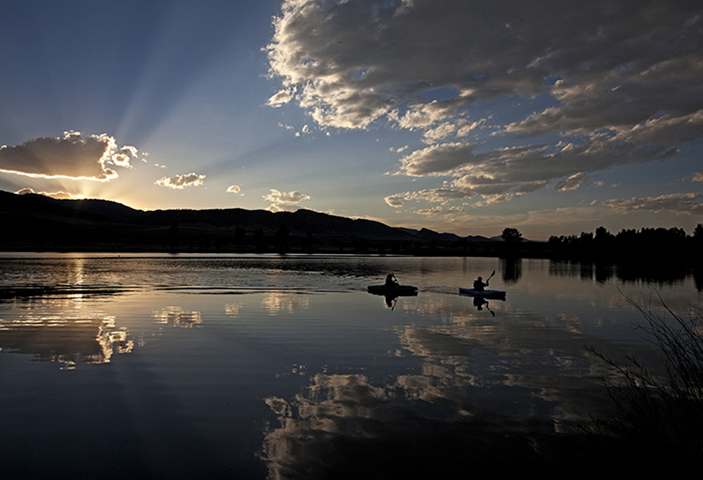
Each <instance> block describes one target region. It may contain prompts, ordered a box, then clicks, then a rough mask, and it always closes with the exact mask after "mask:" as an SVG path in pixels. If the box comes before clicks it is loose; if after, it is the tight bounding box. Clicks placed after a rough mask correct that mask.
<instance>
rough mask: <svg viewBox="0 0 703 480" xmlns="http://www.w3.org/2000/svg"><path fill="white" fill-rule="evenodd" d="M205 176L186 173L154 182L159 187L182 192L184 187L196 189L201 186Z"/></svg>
mask: <svg viewBox="0 0 703 480" xmlns="http://www.w3.org/2000/svg"><path fill="white" fill-rule="evenodd" d="M204 180H205V175H198V174H197V173H187V174H185V175H174V176H172V177H163V178H160V179H159V180H157V181H156V182H154V183H155V184H156V185H159V186H160V187H168V188H173V189H176V190H182V189H183V188H185V187H197V186H200V185H202V184H203V181H204Z"/></svg>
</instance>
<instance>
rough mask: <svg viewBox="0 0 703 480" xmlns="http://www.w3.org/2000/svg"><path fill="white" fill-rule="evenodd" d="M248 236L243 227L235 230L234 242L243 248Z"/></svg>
mask: <svg viewBox="0 0 703 480" xmlns="http://www.w3.org/2000/svg"><path fill="white" fill-rule="evenodd" d="M246 236H247V231H246V230H244V229H243V228H242V227H237V228H236V229H235V230H234V241H235V242H236V243H237V245H238V246H241V245H242V244H243V243H244V238H245V237H246Z"/></svg>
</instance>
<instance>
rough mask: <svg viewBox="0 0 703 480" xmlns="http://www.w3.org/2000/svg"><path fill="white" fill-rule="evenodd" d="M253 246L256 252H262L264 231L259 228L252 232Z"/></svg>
mask: <svg viewBox="0 0 703 480" xmlns="http://www.w3.org/2000/svg"><path fill="white" fill-rule="evenodd" d="M254 245H255V246H256V249H257V250H258V251H263V250H264V231H263V230H262V229H260V228H257V229H256V230H254Z"/></svg>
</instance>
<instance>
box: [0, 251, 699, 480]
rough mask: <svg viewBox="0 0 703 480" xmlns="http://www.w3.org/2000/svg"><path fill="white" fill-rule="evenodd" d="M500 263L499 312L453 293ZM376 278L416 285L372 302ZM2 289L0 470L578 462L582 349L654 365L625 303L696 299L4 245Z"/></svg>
mask: <svg viewBox="0 0 703 480" xmlns="http://www.w3.org/2000/svg"><path fill="white" fill-rule="evenodd" d="M494 270H495V272H496V273H495V276H493V278H491V281H490V286H491V288H494V289H500V290H505V291H507V296H506V299H505V300H504V301H502V300H490V301H489V302H488V304H482V305H480V304H475V302H474V300H473V299H472V298H471V297H467V296H463V295H460V294H459V293H458V289H459V287H470V286H471V283H472V282H473V280H474V279H475V278H476V277H477V276H479V275H481V276H483V277H484V279H485V278H486V277H488V276H489V275H490V274H491V272H492V271H494ZM388 272H395V274H396V276H397V277H398V278H399V280H400V281H401V283H404V284H412V285H416V286H418V287H419V294H418V295H417V296H415V297H399V298H397V299H386V298H384V297H379V296H375V295H371V294H369V293H367V292H366V287H367V286H368V285H370V284H374V283H382V282H383V280H384V278H385V275H386V274H387V273H388ZM0 289H2V291H3V292H5V294H4V297H5V298H4V299H0V429H1V433H0V477H1V478H130V477H132V476H139V477H151V478H170V479H173V478H188V479H190V478H196V477H197V478H246V479H264V478H272V479H278V478H281V479H289V478H309V479H314V478H408V477H413V478H415V477H416V476H417V475H420V476H426V477H434V478H453V475H451V474H447V472H455V471H456V469H457V468H461V469H463V470H462V472H463V474H465V475H468V474H470V473H473V474H478V476H479V478H481V476H482V475H484V474H485V475H489V474H490V475H491V477H492V478H495V477H496V476H498V477H501V476H502V475H508V474H512V473H515V472H521V471H523V470H522V469H523V468H525V466H527V467H535V466H538V467H540V468H545V465H549V466H550V467H551V466H555V467H554V468H555V469H556V470H555V471H558V469H566V468H573V466H574V464H573V462H576V461H579V459H581V457H579V455H578V453H577V452H576V447H575V446H574V444H572V443H570V442H571V441H572V435H571V433H572V431H573V430H572V428H573V426H574V425H576V424H577V423H578V422H582V421H587V420H588V419H589V418H590V417H591V416H601V415H607V414H608V413H610V412H611V411H612V408H613V406H612V404H611V402H610V400H609V398H608V396H607V393H606V391H605V389H604V387H603V384H602V382H601V380H600V378H599V377H601V376H608V375H611V374H612V371H611V369H610V368H609V367H607V366H606V365H604V364H603V362H602V361H600V360H599V359H597V358H596V357H595V356H593V355H591V354H589V353H588V351H587V350H586V348H585V347H586V346H592V347H594V348H596V349H597V350H599V351H603V352H604V353H606V354H608V355H610V356H613V357H615V358H622V357H624V356H625V355H634V356H636V357H637V358H640V359H642V361H643V362H645V363H648V364H652V365H656V355H657V353H656V351H654V350H653V349H652V348H651V344H650V343H649V341H648V339H647V338H646V337H644V333H643V332H642V331H641V330H639V329H637V328H635V325H636V324H637V323H641V322H642V321H643V318H642V315H641V313H640V312H639V311H638V310H637V308H636V307H634V306H633V305H632V304H630V303H629V302H628V300H627V299H628V298H630V299H634V300H636V301H637V302H638V303H640V304H644V303H646V302H649V301H650V300H652V299H654V303H653V307H654V308H658V304H657V301H658V300H657V296H658V295H660V296H661V298H662V299H663V300H664V301H665V302H666V303H667V305H668V306H669V307H671V308H672V309H674V310H676V311H679V312H682V313H685V312H687V311H688V310H689V309H690V308H691V307H692V306H700V305H701V303H703V302H701V299H702V298H701V291H700V290H701V289H700V279H698V282H697V279H696V278H694V277H693V276H692V275H691V274H689V273H686V272H683V273H674V274H670V275H668V276H667V277H666V279H661V278H641V277H639V276H637V275H636V274H631V273H629V272H626V271H622V270H618V269H615V268H606V267H602V268H595V267H593V266H592V265H587V264H579V263H568V262H555V261H549V260H527V259H524V260H502V259H498V258H414V257H412V258H408V257H365V256H289V257H279V256H226V255H219V256H209V257H198V256H187V255H179V256H153V255H141V256H139V255H122V256H118V255H95V254H93V255H85V254H84V255H69V254H65V255H60V254H33V255H29V254H0ZM10 290H15V293H14V294H13V293H11V292H10ZM581 461H583V462H584V463H588V462H589V461H590V460H589V459H585V460H584V459H581ZM542 471H544V470H542ZM565 473H566V470H565Z"/></svg>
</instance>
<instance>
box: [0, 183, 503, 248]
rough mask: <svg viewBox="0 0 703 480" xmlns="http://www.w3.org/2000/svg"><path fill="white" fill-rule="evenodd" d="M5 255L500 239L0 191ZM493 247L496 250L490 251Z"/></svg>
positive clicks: (310, 214) (309, 216) (313, 215)
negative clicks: (150, 208) (137, 206)
mask: <svg viewBox="0 0 703 480" xmlns="http://www.w3.org/2000/svg"><path fill="white" fill-rule="evenodd" d="M0 222H2V225H3V226H4V227H5V228H4V231H5V233H4V234H3V235H0V250H4V251H26V250H30V251H32V250H60V251H63V250H66V251H145V252H151V251H153V252H157V251H179V252H184V251H185V252H266V251H279V252H294V251H298V252H308V253H310V252H335V253H367V252H374V253H402V254H414V255H426V254H427V255H457V254H466V253H467V252H469V251H470V253H471V254H489V251H492V252H493V253H495V245H497V244H499V243H504V242H502V241H501V242H497V241H496V239H489V238H486V237H481V236H468V237H460V236H458V235H456V234H454V233H438V232H435V231H432V230H429V229H427V228H423V229H421V230H415V229H408V228H396V227H390V226H388V225H385V224H383V223H381V222H377V221H373V220H366V219H352V218H346V217H340V216H335V215H329V214H326V213H320V212H314V211H311V210H305V209H301V210H298V211H296V212H276V213H273V212H270V211H268V210H245V209H241V208H230V209H208V210H192V209H173V210H153V211H143V210H136V209H134V208H130V207H128V206H126V205H122V204H120V203H118V202H113V201H108V200H98V199H84V200H67V199H60V200H59V199H53V198H50V197H46V196H43V195H39V194H24V195H18V194H15V193H10V192H3V191H0ZM491 245H493V246H491Z"/></svg>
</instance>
